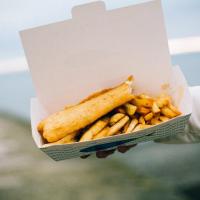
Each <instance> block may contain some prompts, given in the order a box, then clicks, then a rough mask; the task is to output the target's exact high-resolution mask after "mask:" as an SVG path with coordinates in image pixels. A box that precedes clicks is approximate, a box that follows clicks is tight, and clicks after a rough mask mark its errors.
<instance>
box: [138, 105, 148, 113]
mask: <svg viewBox="0 0 200 200" xmlns="http://www.w3.org/2000/svg"><path fill="white" fill-rule="evenodd" d="M149 112H151V110H150V109H149V108H145V107H143V106H141V107H138V108H137V113H139V114H148V113H149Z"/></svg>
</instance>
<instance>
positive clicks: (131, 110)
mask: <svg viewBox="0 0 200 200" xmlns="http://www.w3.org/2000/svg"><path fill="white" fill-rule="evenodd" d="M124 106H125V109H126V112H127V114H128V115H129V116H133V115H134V114H135V111H136V110H137V107H136V106H134V105H132V104H130V103H126V104H124Z"/></svg>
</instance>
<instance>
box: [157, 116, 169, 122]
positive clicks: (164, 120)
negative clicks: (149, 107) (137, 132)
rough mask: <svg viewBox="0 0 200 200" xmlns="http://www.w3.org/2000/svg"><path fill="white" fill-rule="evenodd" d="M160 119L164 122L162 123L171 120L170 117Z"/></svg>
mask: <svg viewBox="0 0 200 200" xmlns="http://www.w3.org/2000/svg"><path fill="white" fill-rule="evenodd" d="M159 119H160V120H161V121H162V122H166V121H168V120H169V117H166V116H160V117H159Z"/></svg>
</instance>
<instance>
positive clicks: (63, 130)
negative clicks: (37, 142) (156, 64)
mask: <svg viewBox="0 0 200 200" xmlns="http://www.w3.org/2000/svg"><path fill="white" fill-rule="evenodd" d="M131 85H132V81H131V80H127V81H126V82H125V83H123V84H120V85H119V86H117V87H115V88H113V89H110V90H108V91H107V92H104V93H103V94H100V95H98V96H96V97H93V98H91V99H89V100H87V101H85V102H83V103H80V104H78V105H75V106H72V107H71V108H69V109H64V110H62V111H60V112H57V113H55V114H53V115H50V116H49V117H48V118H47V119H45V121H44V123H43V124H42V126H39V131H40V132H43V137H44V138H45V139H46V140H47V141H48V142H56V141H58V140H60V139H62V138H63V137H65V136H66V135H68V134H70V133H72V132H74V131H77V130H80V129H82V128H84V127H86V126H87V125H89V124H91V123H93V122H94V121H96V120H97V119H99V118H100V117H102V116H103V115H105V114H107V113H108V112H110V111H112V110H113V109H114V108H116V107H119V106H121V105H123V104H124V103H126V102H129V101H130V100H132V98H133V97H134V95H133V94H132V87H131Z"/></svg>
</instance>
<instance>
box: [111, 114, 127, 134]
mask: <svg viewBox="0 0 200 200" xmlns="http://www.w3.org/2000/svg"><path fill="white" fill-rule="evenodd" d="M128 120H129V117H128V116H125V117H123V118H122V119H121V120H119V121H118V122H117V123H116V124H114V125H113V126H111V127H110V130H109V131H108V134H107V136H111V135H115V134H116V133H117V132H118V131H119V130H120V129H121V128H122V127H123V126H124V125H125V124H126V123H127V122H128Z"/></svg>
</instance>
